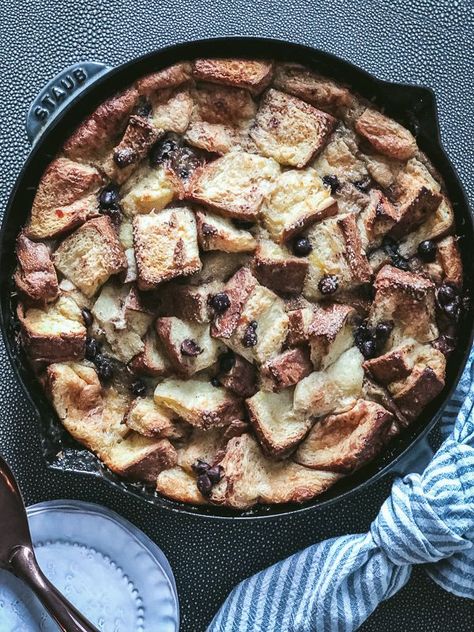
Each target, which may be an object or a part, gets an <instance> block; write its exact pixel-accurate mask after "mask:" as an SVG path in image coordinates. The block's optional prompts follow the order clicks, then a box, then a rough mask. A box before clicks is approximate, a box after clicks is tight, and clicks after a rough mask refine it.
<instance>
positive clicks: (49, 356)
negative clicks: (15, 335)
mask: <svg viewBox="0 0 474 632" xmlns="http://www.w3.org/2000/svg"><path fill="white" fill-rule="evenodd" d="M17 314H18V319H19V321H20V328H21V340H22V342H23V344H24V346H25V349H26V351H27V352H28V355H29V356H30V357H31V358H33V359H35V360H42V361H44V362H63V361H67V360H80V359H82V358H83V357H84V354H85V349H86V333H87V332H86V328H85V326H84V320H83V318H82V314H81V310H80V308H79V307H78V306H77V305H76V303H75V302H74V301H73V300H72V299H71V298H66V297H60V298H59V299H58V301H56V303H52V304H49V305H47V306H45V307H43V308H36V307H32V308H31V309H25V307H24V306H23V305H22V304H21V303H20V304H19V305H18V309H17Z"/></svg>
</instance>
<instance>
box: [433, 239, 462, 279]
mask: <svg viewBox="0 0 474 632" xmlns="http://www.w3.org/2000/svg"><path fill="white" fill-rule="evenodd" d="M438 260H439V262H440V265H441V268H442V270H443V277H444V282H445V283H452V284H453V285H456V286H457V287H459V288H460V287H462V261H461V253H460V252H459V247H458V244H457V240H456V238H455V237H445V238H444V239H442V240H441V241H440V242H439V243H438Z"/></svg>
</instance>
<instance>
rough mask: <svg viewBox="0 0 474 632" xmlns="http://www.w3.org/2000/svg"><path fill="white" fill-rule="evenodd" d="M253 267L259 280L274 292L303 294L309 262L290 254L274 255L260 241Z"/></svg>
mask: <svg viewBox="0 0 474 632" xmlns="http://www.w3.org/2000/svg"><path fill="white" fill-rule="evenodd" d="M252 269H253V273H254V274H255V276H256V278H257V279H258V281H259V282H260V283H261V284H262V285H265V286H266V287H268V288H270V289H271V290H273V291H274V292H278V293H281V294H301V292H302V290H303V285H304V280H305V277H306V273H307V272H308V262H307V261H306V260H305V259H301V258H299V257H294V256H292V255H289V254H288V255H287V256H285V257H279V256H278V257H275V256H272V254H271V253H269V252H266V251H265V250H264V249H263V248H262V246H261V243H260V245H259V246H258V247H257V250H256V253H255V257H254V258H253V262H252Z"/></svg>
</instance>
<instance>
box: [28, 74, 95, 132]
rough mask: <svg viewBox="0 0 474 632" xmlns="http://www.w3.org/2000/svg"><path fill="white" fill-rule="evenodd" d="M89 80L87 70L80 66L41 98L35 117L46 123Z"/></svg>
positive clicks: (35, 110) (62, 78)
mask: <svg viewBox="0 0 474 632" xmlns="http://www.w3.org/2000/svg"><path fill="white" fill-rule="evenodd" d="M87 79H88V74H87V71H86V69H85V68H83V67H81V66H79V67H78V68H74V70H72V71H71V72H70V73H68V74H66V75H64V76H63V77H61V78H60V79H59V80H58V81H57V83H55V84H53V85H52V86H51V87H49V88H48V91H47V92H45V93H44V94H43V95H42V96H41V97H40V100H39V101H40V104H38V105H37V106H36V107H35V109H34V115H35V117H36V118H37V119H38V120H39V121H41V122H42V123H44V122H45V121H46V120H47V119H48V117H49V116H50V115H51V114H52V113H53V112H54V111H55V110H56V108H57V107H58V106H59V105H60V104H61V103H62V102H63V101H64V100H65V99H66V98H67V96H68V95H69V94H71V93H72V92H74V90H76V89H77V88H79V87H80V86H81V85H82V84H83V83H84V82H85V81H86V80H87Z"/></svg>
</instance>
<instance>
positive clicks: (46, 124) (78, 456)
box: [0, 38, 474, 519]
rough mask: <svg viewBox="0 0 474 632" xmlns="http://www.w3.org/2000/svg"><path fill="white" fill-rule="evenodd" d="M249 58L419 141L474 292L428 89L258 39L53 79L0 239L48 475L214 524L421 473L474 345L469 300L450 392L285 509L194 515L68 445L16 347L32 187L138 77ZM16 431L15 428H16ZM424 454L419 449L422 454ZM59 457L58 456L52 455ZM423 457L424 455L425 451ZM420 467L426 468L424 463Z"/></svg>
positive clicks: (6, 306) (463, 217)
mask: <svg viewBox="0 0 474 632" xmlns="http://www.w3.org/2000/svg"><path fill="white" fill-rule="evenodd" d="M202 56H206V57H231V56H236V57H250V58H251V57H254V58H267V59H268V58H274V59H278V60H286V61H296V62H300V63H304V64H306V65H307V66H309V67H311V68H313V69H314V70H316V71H319V72H321V73H322V74H326V75H328V76H330V77H333V78H335V79H338V80H340V81H342V82H344V83H346V84H348V85H349V86H350V87H351V88H352V89H353V90H354V91H355V92H358V93H360V94H361V95H363V96H365V97H367V98H370V99H373V101H374V102H375V103H376V104H377V105H379V106H383V107H384V109H385V111H386V112H387V114H389V115H390V116H393V117H394V118H395V119H397V120H399V121H400V122H401V123H402V124H404V125H405V126H406V127H408V128H409V129H410V130H411V131H412V132H413V133H414V134H415V136H416V138H417V141H418V144H419V146H420V148H421V149H422V150H423V151H425V152H426V154H427V155H428V156H429V158H430V159H431V161H432V162H433V164H434V165H435V167H436V168H437V169H438V170H439V172H440V173H441V174H442V176H443V177H444V180H445V184H446V189H447V193H448V195H449V198H450V200H451V201H452V203H453V205H454V209H455V217H456V227H457V233H458V235H461V236H462V239H461V241H460V246H461V251H462V256H463V264H464V273H465V287H466V290H467V293H468V295H470V293H471V291H472V288H473V277H474V274H473V272H474V270H473V266H474V259H473V257H472V253H471V254H470V253H469V247H470V246H471V247H472V244H473V243H474V240H473V237H474V224H473V218H472V216H471V213H470V211H469V207H468V203H467V200H466V195H465V193H464V191H463V188H462V186H461V183H460V181H459V179H458V177H457V175H456V173H455V171H454V168H453V166H452V165H451V163H450V162H449V160H448V158H447V156H446V154H445V152H444V150H443V148H442V146H441V141H440V137H439V127H438V118H437V112H436V102H435V96H434V94H433V92H432V91H431V90H430V89H428V88H424V87H419V86H411V85H401V84H391V83H386V82H384V81H380V80H378V79H376V78H375V77H372V76H370V75H369V74H368V73H366V72H365V71H363V70H360V69H359V68H357V67H355V66H353V65H352V64H350V63H348V62H346V61H344V60H342V59H339V58H337V57H335V56H333V55H330V54H328V53H325V52H322V51H318V50H315V49H312V48H309V47H306V46H301V45H297V44H291V43H288V42H282V41H277V40H272V39H261V38H258V39H257V38H255V39H253V38H221V39H210V40H201V41H195V42H189V43H184V44H178V45H176V46H171V47H169V48H165V49H162V50H159V51H156V52H153V53H149V54H147V55H144V56H143V57H140V58H138V59H135V60H133V61H130V62H128V63H126V64H124V65H123V66H120V67H119V68H115V69H109V68H107V67H106V66H103V65H101V64H92V63H84V64H76V65H75V66H72V67H71V68H68V69H66V70H65V71H63V72H62V73H60V74H59V75H58V76H57V77H55V78H54V79H53V80H52V81H51V82H50V83H49V84H48V85H47V86H46V88H45V89H44V90H43V91H42V93H41V94H40V95H39V96H38V97H37V99H36V100H35V102H34V103H33V105H32V107H31V109H30V112H29V115H28V122H27V131H28V135H29V138H30V141H32V142H34V146H33V148H32V150H31V153H30V156H29V158H28V160H27V161H26V163H25V166H24V168H23V170H22V172H21V173H20V175H19V177H18V179H17V182H16V184H15V187H14V189H13V192H12V194H11V197H10V200H9V202H8V206H7V209H6V212H5V216H4V220H3V224H2V229H1V233H0V284H1V291H0V324H1V329H2V333H3V336H4V339H5V344H6V348H7V352H8V355H9V357H10V360H11V363H12V365H13V368H14V370H15V372H16V375H17V377H18V380H19V382H20V384H21V385H22V386H23V389H24V391H25V393H26V395H27V397H28V399H29V400H30V401H31V403H32V405H33V406H34V408H35V410H36V413H37V417H38V422H39V425H40V433H41V440H42V449H43V453H44V456H45V459H46V462H47V465H48V467H51V468H61V469H65V470H68V471H71V472H74V473H76V475H77V476H84V475H86V474H87V475H89V476H94V477H98V476H101V477H104V478H106V479H107V480H108V481H110V483H111V484H112V485H114V486H116V487H120V488H122V489H123V490H124V492H125V493H126V494H132V495H135V496H139V497H141V498H144V499H145V500H147V501H148V502H151V503H153V504H155V505H158V506H160V507H164V508H167V509H170V510H173V511H178V512H187V513H192V514H196V515H202V516H208V517H210V518H226V517H232V518H245V519H256V518H263V517H273V516H278V515H282V514H286V513H290V512H297V511H298V512H301V511H321V510H323V509H324V507H327V506H328V505H329V504H330V503H334V502H336V501H341V500H342V499H343V498H345V497H346V496H348V495H349V494H350V493H351V492H353V491H355V490H356V489H359V488H361V487H363V486H364V485H368V484H369V482H373V481H374V480H375V479H377V478H379V477H381V476H382V475H386V474H387V473H389V472H390V473H392V474H393V473H395V474H403V473H405V472H406V471H413V469H419V468H420V466H422V465H423V464H424V463H425V462H426V458H427V443H426V436H427V434H428V432H429V430H430V429H431V428H433V426H434V425H435V424H436V422H437V421H438V420H439V418H440V416H441V413H442V411H443V408H444V406H445V404H446V403H447V401H448V399H449V397H450V395H451V393H452V392H453V390H454V388H455V386H456V384H457V382H458V379H459V377H460V375H461V372H462V370H463V367H464V365H465V362H466V360H467V357H468V352H469V349H470V347H471V343H472V325H473V308H472V305H471V304H470V302H469V303H468V306H467V308H466V310H465V313H464V315H463V318H462V321H461V323H460V329H459V343H458V346H457V349H456V350H455V352H454V353H453V355H452V357H451V358H450V360H449V362H448V367H447V375H446V387H445V389H444V390H443V392H442V393H441V394H440V395H439V396H438V397H437V398H436V399H435V400H434V401H432V402H431V403H430V405H429V406H427V407H426V409H425V410H424V411H423V413H422V415H421V416H420V418H419V419H417V420H416V422H414V423H413V425H412V426H411V427H410V428H409V429H407V430H406V431H404V432H402V434H401V435H400V436H399V437H397V438H396V439H395V440H394V441H393V442H392V443H391V444H390V446H388V448H387V449H386V450H384V451H383V453H382V454H381V455H380V456H379V457H378V458H377V459H375V460H374V461H373V462H372V463H370V464H369V465H367V466H366V467H364V468H362V469H361V470H360V471H358V472H357V473H355V474H353V475H352V476H349V477H347V478H345V479H343V480H342V481H341V482H340V483H338V484H337V485H335V486H334V487H333V488H331V489H330V490H329V491H328V492H326V493H325V494H324V495H322V496H320V497H318V498H316V499H314V500H312V501H310V502H307V503H305V504H304V505H294V504H286V505H280V506H270V507H267V506H265V507H256V508H254V509H252V510H250V511H247V512H243V513H236V512H235V511H231V510H228V509H225V508H220V507H194V506H190V505H185V504H182V503H178V502H174V501H170V500H167V499H165V498H163V497H161V496H158V495H157V494H156V493H154V492H153V491H150V490H149V489H145V488H143V487H142V486H141V485H137V484H132V483H126V482H124V481H123V480H121V479H119V478H118V477H117V476H115V475H114V474H112V473H111V472H110V471H108V470H107V469H106V468H105V467H103V466H102V465H101V464H100V463H99V461H98V460H97V459H96V458H95V457H94V456H93V455H92V454H91V453H90V452H88V451H87V450H84V449H83V448H82V447H81V446H80V445H78V444H77V443H75V442H74V440H72V439H71V437H69V436H68V435H67V433H66V432H65V431H64V430H63V429H62V426H61V424H60V423H59V421H58V419H57V416H56V413H55V412H54V410H53V408H52V406H51V404H50V403H49V402H48V400H47V399H46V397H45V395H44V393H43V391H42V388H41V387H40V385H39V384H38V382H37V381H36V379H35V377H34V375H33V372H32V370H31V369H30V367H29V365H28V362H27V360H26V358H25V356H24V354H23V352H22V350H21V348H19V345H18V343H17V324H16V322H15V318H14V311H15V296H14V294H13V286H12V273H13V270H14V266H15V254H14V250H15V238H16V236H17V234H18V232H19V230H20V228H21V227H22V226H23V224H24V223H25V221H26V218H27V215H28V213H29V210H30V208H31V204H32V201H33V197H34V195H35V190H36V187H37V185H38V182H39V180H40V178H41V175H42V174H43V171H44V169H45V168H46V166H47V165H48V163H49V162H50V161H51V160H52V159H53V157H54V156H55V154H56V152H57V151H58V150H59V149H60V148H61V146H62V144H63V143H64V141H65V139H66V138H67V137H68V136H69V135H70V133H71V132H72V131H73V130H74V128H75V126H76V125H77V124H78V123H79V122H80V121H81V120H83V119H84V117H85V116H86V115H88V114H89V113H90V112H91V111H92V110H93V109H94V108H95V107H96V106H97V105H99V103H100V102H102V101H103V100H104V99H105V98H107V97H108V96H110V95H111V94H112V93H114V92H115V91H117V90H120V89H122V88H124V87H126V86H127V85H128V84H130V83H132V82H133V81H134V80H135V79H136V78H137V77H140V76H141V75H144V74H146V73H149V72H152V71H154V70H159V69H161V68H164V67H166V66H168V65H170V64H172V63H175V62H177V61H179V60H183V59H191V58H193V57H202ZM12 431H14V428H12ZM422 448H423V449H422ZM58 453H59V454H60V455H59V456H58ZM428 457H429V452H428ZM422 460H423V463H421V461H422Z"/></svg>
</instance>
